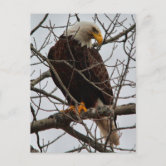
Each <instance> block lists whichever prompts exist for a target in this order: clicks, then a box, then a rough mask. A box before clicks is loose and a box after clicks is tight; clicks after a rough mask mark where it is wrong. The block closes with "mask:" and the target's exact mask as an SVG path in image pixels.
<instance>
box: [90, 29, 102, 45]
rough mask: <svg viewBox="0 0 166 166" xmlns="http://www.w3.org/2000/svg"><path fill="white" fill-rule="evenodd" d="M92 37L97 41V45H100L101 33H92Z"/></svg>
mask: <svg viewBox="0 0 166 166" xmlns="http://www.w3.org/2000/svg"><path fill="white" fill-rule="evenodd" d="M92 35H93V37H94V38H95V39H96V40H97V42H98V44H99V45H101V44H102V42H103V36H102V34H101V32H99V33H94V32H92Z"/></svg>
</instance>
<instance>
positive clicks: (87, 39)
mask: <svg viewBox="0 0 166 166" xmlns="http://www.w3.org/2000/svg"><path fill="white" fill-rule="evenodd" d="M64 35H66V36H73V38H74V39H75V40H77V41H78V42H80V44H81V47H83V46H87V47H88V48H91V47H92V43H91V39H95V40H96V41H97V42H98V44H99V45H100V44H101V43H102V42H103V37H102V35H101V31H100V29H99V27H98V26H97V25H96V24H95V23H91V22H78V23H76V24H75V25H73V26H72V27H69V28H68V29H67V31H65V32H64Z"/></svg>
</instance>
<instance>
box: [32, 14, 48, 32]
mask: <svg viewBox="0 0 166 166" xmlns="http://www.w3.org/2000/svg"><path fill="white" fill-rule="evenodd" d="M47 17H48V13H47V14H46V15H45V16H44V18H43V19H42V20H41V22H40V23H39V24H38V25H37V26H36V27H35V28H34V29H32V31H31V33H30V35H32V34H33V33H34V32H35V31H36V30H37V29H38V28H40V26H41V25H42V24H43V22H44V21H45V20H46V18H47Z"/></svg>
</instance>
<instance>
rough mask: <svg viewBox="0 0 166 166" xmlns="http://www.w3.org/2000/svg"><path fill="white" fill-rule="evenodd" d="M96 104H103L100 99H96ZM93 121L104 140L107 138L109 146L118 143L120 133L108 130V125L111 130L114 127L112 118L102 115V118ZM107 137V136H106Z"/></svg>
mask: <svg viewBox="0 0 166 166" xmlns="http://www.w3.org/2000/svg"><path fill="white" fill-rule="evenodd" d="M96 106H103V103H102V101H101V100H98V101H97V104H96ZM95 123H96V124H97V126H98V127H99V129H100V132H101V135H102V137H104V139H105V140H107V139H108V142H107V144H110V145H111V146H117V145H119V138H120V135H119V133H118V131H112V132H110V127H111V130H115V129H116V125H115V121H114V120H111V119H108V117H104V118H103V119H100V120H95ZM107 137H109V138H107Z"/></svg>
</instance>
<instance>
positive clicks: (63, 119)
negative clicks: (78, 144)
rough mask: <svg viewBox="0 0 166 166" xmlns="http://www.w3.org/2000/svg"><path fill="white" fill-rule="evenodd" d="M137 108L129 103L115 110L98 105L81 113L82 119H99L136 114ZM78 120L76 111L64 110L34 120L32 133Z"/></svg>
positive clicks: (60, 126) (63, 126) (61, 126)
mask: <svg viewBox="0 0 166 166" xmlns="http://www.w3.org/2000/svg"><path fill="white" fill-rule="evenodd" d="M135 113H136V108H135V104H127V105H122V106H117V107H116V108H115V112H114V110H111V109H110V108H109V107H107V106H104V107H98V108H97V109H94V108H91V109H88V111H87V112H82V113H81V114H80V118H81V119H99V118H101V117H105V116H113V114H115V115H129V114H135ZM72 121H78V117H77V115H76V114H75V113H73V112H69V113H66V114H64V113H63V112H60V113H56V114H54V115H52V116H50V117H48V118H45V119H42V120H38V121H34V122H32V123H31V133H34V132H38V131H43V130H47V129H51V128H61V129H63V128H66V126H69V125H70V122H72Z"/></svg>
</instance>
